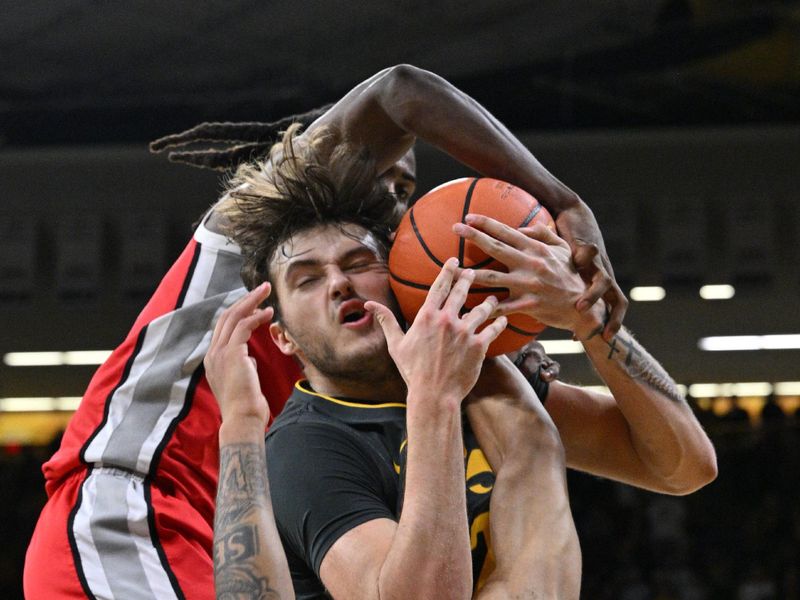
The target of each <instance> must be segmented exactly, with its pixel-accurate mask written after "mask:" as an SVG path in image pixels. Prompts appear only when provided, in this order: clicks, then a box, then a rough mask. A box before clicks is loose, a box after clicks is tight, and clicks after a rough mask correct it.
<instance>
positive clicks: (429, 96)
mask: <svg viewBox="0 0 800 600" xmlns="http://www.w3.org/2000/svg"><path fill="white" fill-rule="evenodd" d="M319 126H332V127H333V128H335V129H336V130H337V131H339V132H340V133H341V134H342V136H343V137H344V138H345V139H348V140H350V141H352V142H353V143H354V144H356V145H358V146H363V147H366V148H368V149H369V150H370V152H371V154H372V155H373V156H374V157H375V158H376V160H377V161H378V168H379V172H383V171H384V170H386V169H388V168H389V167H391V166H392V165H393V164H394V163H395V162H396V161H397V160H399V159H400V157H402V156H403V154H404V153H405V152H406V151H407V150H408V149H409V148H410V147H411V145H412V144H413V143H414V140H415V139H416V138H417V137H419V138H421V139H423V140H425V141H426V142H428V143H430V144H432V145H434V146H436V147H437V148H439V149H440V150H443V151H444V152H446V153H448V154H450V155H451V156H453V157H454V158H455V159H457V160H458V161H460V162H462V163H463V164H465V165H467V166H468V167H470V168H472V169H474V170H476V171H478V172H479V173H482V174H483V175H486V176H488V177H495V178H497V179H502V180H504V181H508V182H509V183H512V184H514V185H517V186H519V187H520V188H522V189H524V190H526V191H528V192H529V193H531V194H533V195H534V196H535V197H536V198H537V199H538V200H539V201H540V202H541V203H542V204H543V205H544V206H546V207H547V209H548V210H550V211H551V213H552V214H553V215H554V216H555V218H556V225H557V226H558V231H559V233H560V234H561V236H562V237H563V238H564V239H566V240H567V242H568V243H569V246H570V248H571V251H572V258H573V260H574V261H575V265H576V266H577V267H578V269H579V270H580V272H581V274H582V275H583V276H584V277H585V279H586V280H587V281H588V282H589V283H590V285H589V287H588V288H584V290H583V291H582V293H581V294H580V296H579V297H578V298H577V299H576V302H578V303H579V309H580V310H581V311H582V312H585V311H586V310H588V309H589V307H590V306H591V305H592V304H594V303H595V302H596V301H597V299H598V298H600V297H603V298H604V299H605V301H606V302H607V304H608V305H609V306H610V307H611V316H610V318H609V321H608V324H607V327H606V331H605V333H604V335H605V337H607V338H609V339H610V337H611V335H612V334H613V333H616V331H617V330H618V329H619V327H620V326H621V324H622V319H623V316H624V314H625V311H626V309H627V304H628V303H627V300H626V299H625V296H624V294H623V293H622V291H621V290H620V288H619V286H618V285H617V284H616V282H615V280H614V272H613V270H612V268H611V263H610V261H609V259H608V256H607V254H606V250H605V245H604V244H603V237H602V235H601V233H600V229H599V228H598V226H597V221H596V220H595V218H594V215H593V214H592V211H591V210H590V209H589V207H588V206H587V205H586V204H585V203H584V202H583V201H582V200H581V199H580V197H579V196H578V195H577V194H576V193H575V192H574V191H572V190H571V189H570V188H568V187H567V186H566V185H564V184H563V183H562V182H561V181H559V180H558V179H557V178H556V177H555V176H554V175H553V174H551V173H550V172H549V171H548V170H547V169H546V168H545V167H544V166H543V165H542V164H541V163H540V162H539V161H538V160H537V159H536V158H535V157H534V156H533V154H531V152H530V151H529V150H528V149H527V148H526V147H525V146H524V145H523V144H522V143H521V142H520V141H519V140H518V139H517V138H516V137H515V136H514V135H512V134H511V132H510V131H508V129H507V128H506V127H505V126H504V125H503V124H502V123H500V121H498V120H497V119H496V118H494V117H493V116H492V115H491V114H490V113H489V111H487V110H486V109H485V108H484V107H483V106H481V105H480V104H479V103H478V102H476V101H475V100H473V99H472V98H470V97H469V96H468V95H467V94H465V93H463V92H462V91H460V90H458V89H457V88H456V87H454V86H453V85H451V84H450V83H448V82H447V81H445V80H444V79H442V78H441V77H439V76H437V75H435V74H433V73H431V72H429V71H425V70H423V69H418V68H416V67H412V66H410V65H398V66H395V67H391V68H389V69H385V70H383V71H381V72H380V73H378V74H376V75H374V76H373V77H371V78H370V79H367V80H366V81H364V82H363V83H361V84H359V85H357V86H356V87H355V88H353V90H351V91H350V92H349V93H348V94H346V95H345V96H344V97H343V98H342V99H341V100H340V101H339V102H337V103H336V104H335V105H334V106H333V107H332V108H331V110H329V111H328V112H327V113H326V114H325V115H323V116H322V117H321V118H320V119H318V120H317V121H315V122H314V123H313V124H312V125H311V127H310V128H309V129H310V130H311V129H313V128H315V127H319Z"/></svg>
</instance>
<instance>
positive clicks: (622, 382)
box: [584, 328, 716, 494]
mask: <svg viewBox="0 0 800 600" xmlns="http://www.w3.org/2000/svg"><path fill="white" fill-rule="evenodd" d="M584 348H585V349H586V353H587V355H588V356H589V358H590V359H591V361H592V364H593V365H594V367H595V368H596V369H597V372H598V373H599V375H600V377H601V378H602V379H603V381H604V382H605V383H606V385H607V386H608V388H609V390H610V391H611V394H612V395H613V396H614V398H615V400H616V403H617V406H618V408H619V410H620V412H621V413H622V416H623V417H624V419H625V421H626V423H627V426H628V431H629V433H630V441H631V444H632V446H633V449H634V450H635V452H636V454H637V455H638V457H639V459H640V460H641V461H642V463H643V464H644V466H645V467H646V469H647V470H648V471H649V472H650V473H651V474H652V475H654V476H655V477H656V479H657V480H658V481H659V482H660V484H661V485H662V486H663V487H662V488H661V489H660V490H659V491H663V492H665V493H675V494H682V493H689V492H692V491H694V490H696V489H698V488H700V487H702V486H703V485H705V484H707V483H709V482H710V481H712V480H713V479H714V478H715V477H716V454H715V452H714V448H713V446H712V444H711V441H710V440H709V439H708V436H707V435H706V434H705V432H704V431H703V428H702V427H701V426H700V424H699V422H698V421H697V419H696V418H695V416H694V414H693V413H692V411H691V409H690V408H689V406H688V404H687V403H686V401H685V399H684V398H683V396H682V395H681V393H680V391H679V390H678V388H677V386H676V385H675V382H674V381H673V380H672V378H671V377H670V376H669V375H668V374H667V372H666V371H665V370H664V369H663V367H661V365H660V364H659V363H658V362H657V361H656V360H655V359H654V358H653V357H652V356H650V354H649V353H648V352H647V351H646V350H645V349H644V348H643V347H642V346H641V345H640V344H639V343H638V342H637V341H636V340H635V339H634V338H633V336H632V335H631V333H630V332H629V331H627V330H625V329H624V328H623V329H622V330H620V332H619V333H618V334H617V335H616V336H615V337H614V338H613V339H612V340H611V341H610V342H606V341H605V340H603V338H602V337H601V336H600V335H594V336H592V337H591V339H589V340H587V341H585V342H584Z"/></svg>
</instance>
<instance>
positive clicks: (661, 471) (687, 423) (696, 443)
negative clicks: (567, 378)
mask: <svg viewBox="0 0 800 600" xmlns="http://www.w3.org/2000/svg"><path fill="white" fill-rule="evenodd" d="M466 222H467V224H465V225H462V224H457V225H455V226H454V231H455V232H456V233H458V234H459V235H461V236H463V237H464V238H465V239H469V240H471V241H472V242H473V243H475V244H477V245H478V246H480V247H481V248H482V249H483V250H484V251H485V252H487V253H488V254H489V255H491V256H493V257H495V258H497V259H498V260H500V261H501V262H503V263H504V264H505V265H507V266H508V269H509V271H508V273H499V272H496V271H477V272H476V273H475V281H476V282H477V283H480V284H482V285H488V286H501V287H507V288H509V289H510V290H512V294H511V295H510V297H509V298H508V299H507V300H505V301H503V302H501V303H500V304H499V305H498V307H497V310H496V311H495V314H509V313H511V312H522V313H526V314H529V315H531V316H533V317H534V318H536V319H538V320H539V321H541V322H542V323H545V324H547V325H549V326H551V327H557V328H559V329H565V330H567V331H571V332H572V333H573V334H574V336H575V338H576V339H578V340H580V341H581V343H582V344H583V346H584V350H585V351H586V354H587V356H588V357H589V359H590V360H591V361H592V364H593V365H594V367H595V368H596V370H597V372H598V374H599V375H600V377H601V378H602V379H603V381H604V382H605V384H606V385H607V386H608V388H609V389H610V391H611V394H610V395H608V394H600V393H596V392H592V391H589V390H584V389H581V388H578V387H575V386H568V385H566V384H562V383H560V382H553V384H552V385H551V387H550V392H549V394H548V399H547V410H548V412H549V413H550V415H551V416H552V418H553V421H554V422H555V424H556V426H557V427H558V430H559V432H560V434H561V437H562V440H563V442H564V447H565V449H566V456H567V465H568V466H570V467H573V468H576V469H580V470H583V471H587V472H590V473H593V474H596V475H601V476H604V477H608V478H611V479H615V480H618V481H622V482H625V483H630V484H632V485H636V486H638V487H642V488H645V489H649V490H653V491H657V492H661V493H667V494H688V493H691V492H693V491H695V490H697V489H699V488H700V487H702V486H704V485H706V484H708V483H709V482H710V481H713V480H714V479H715V478H716V475H717V466H716V454H715V452H714V448H713V445H712V444H711V441H710V440H709V439H708V436H707V435H706V434H705V432H704V431H703V429H702V427H701V425H700V423H699V422H698V421H697V419H696V418H695V416H694V414H693V413H692V411H691V409H690V408H689V406H688V404H687V403H686V402H685V400H684V399H683V397H682V396H681V394H680V393H679V392H678V390H677V386H676V385H675V382H674V381H673V380H672V378H671V377H670V376H669V375H668V374H667V372H666V371H665V370H664V369H663V367H662V366H661V365H660V364H659V363H658V362H657V361H656V360H655V359H654V358H653V357H652V356H650V354H649V353H648V352H647V351H646V350H645V349H644V348H643V347H642V346H641V345H640V344H639V343H638V342H637V341H636V340H635V339H634V338H633V336H632V335H631V334H630V332H628V331H627V330H625V329H624V328H623V329H622V330H621V331H620V332H619V333H618V334H616V335H615V336H614V338H612V339H611V341H607V340H605V339H604V338H603V337H602V336H601V335H600V334H601V332H602V331H603V330H604V327H603V323H604V319H605V312H604V309H603V307H602V305H597V306H595V307H593V308H592V309H591V310H590V311H589V312H580V311H578V310H577V309H576V308H575V299H576V298H579V297H580V295H581V293H582V286H583V285H584V283H583V281H582V279H581V276H580V275H579V274H578V273H577V271H576V270H575V268H574V266H573V265H572V264H571V263H570V261H569V260H568V256H569V252H570V249H569V247H568V246H567V244H566V243H565V242H564V241H563V240H561V239H560V238H558V236H556V235H554V234H553V233H552V232H551V231H550V230H548V229H547V228H545V227H541V226H536V227H533V228H530V229H524V230H519V231H518V230H514V229H512V228H509V227H507V226H505V225H503V224H501V223H499V222H497V221H495V220H493V219H490V218H488V217H484V216H479V215H468V216H467V219H466ZM587 423H591V427H587V425H586V424H587Z"/></svg>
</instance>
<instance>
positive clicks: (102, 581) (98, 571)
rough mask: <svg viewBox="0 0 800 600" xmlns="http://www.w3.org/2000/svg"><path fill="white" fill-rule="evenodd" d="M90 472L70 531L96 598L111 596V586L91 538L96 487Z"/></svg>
mask: <svg viewBox="0 0 800 600" xmlns="http://www.w3.org/2000/svg"><path fill="white" fill-rule="evenodd" d="M93 475H94V474H91V475H90V476H89V477H88V478H87V479H86V481H84V482H83V488H82V489H81V496H82V497H81V506H80V509H79V510H78V512H77V513H75V519H74V521H73V524H72V533H73V535H74V538H75V543H76V545H77V546H78V554H80V557H81V566H82V567H83V574H84V577H86V583H87V584H88V586H89V589H91V590H92V593H94V595H95V596H96V597H97V598H98V599H102V598H112V595H111V588H110V587H108V580H107V579H106V574H105V571H104V570H103V565H102V564H101V563H100V555H99V554H98V552H97V548H96V547H95V545H94V540H93V539H92V529H91V519H92V507H94V505H95V501H96V499H97V488H96V486H95V481H96V479H95V477H94V476H93Z"/></svg>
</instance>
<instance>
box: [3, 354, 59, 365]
mask: <svg viewBox="0 0 800 600" xmlns="http://www.w3.org/2000/svg"><path fill="white" fill-rule="evenodd" d="M61 361H62V358H61V352H9V353H8V354H6V355H5V356H3V362H4V363H5V364H6V365H8V366H9V367H51V366H57V365H60V364H62V362H61Z"/></svg>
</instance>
